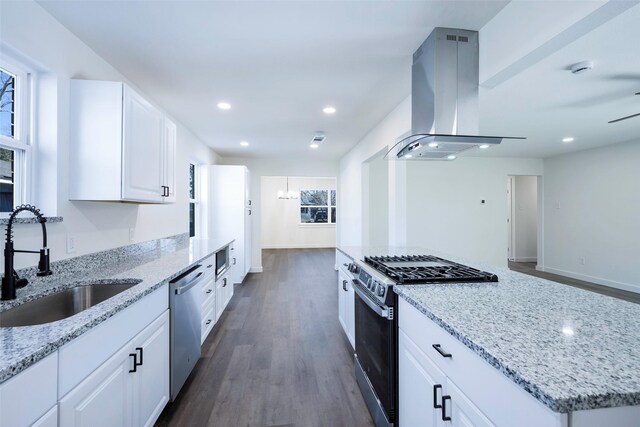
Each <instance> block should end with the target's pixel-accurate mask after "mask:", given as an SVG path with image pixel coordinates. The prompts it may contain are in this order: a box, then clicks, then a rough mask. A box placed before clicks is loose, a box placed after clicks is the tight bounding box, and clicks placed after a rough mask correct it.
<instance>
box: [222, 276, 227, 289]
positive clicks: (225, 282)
mask: <svg viewBox="0 0 640 427" xmlns="http://www.w3.org/2000/svg"><path fill="white" fill-rule="evenodd" d="M225 286H227V278H226V277H225V278H224V279H222V287H223V288H224V287H225Z"/></svg>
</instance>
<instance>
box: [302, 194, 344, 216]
mask: <svg viewBox="0 0 640 427" xmlns="http://www.w3.org/2000/svg"><path fill="white" fill-rule="evenodd" d="M300 223H302V224H335V223H336V190H301V191H300Z"/></svg>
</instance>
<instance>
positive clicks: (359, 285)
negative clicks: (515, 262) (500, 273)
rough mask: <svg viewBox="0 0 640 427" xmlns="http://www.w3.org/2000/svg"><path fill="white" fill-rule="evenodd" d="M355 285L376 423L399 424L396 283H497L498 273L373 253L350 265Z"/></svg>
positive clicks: (360, 352)
mask: <svg viewBox="0 0 640 427" xmlns="http://www.w3.org/2000/svg"><path fill="white" fill-rule="evenodd" d="M349 272H350V273H351V275H352V277H353V288H354V290H355V295H356V298H355V342H356V352H355V369H356V379H357V381H358V386H359V387H360V390H361V392H362V395H363V396H364V399H365V402H366V403H367V406H368V408H369V411H370V412H371V416H372V418H373V421H374V423H375V424H376V426H377V427H391V426H398V425H399V424H398V315H401V313H397V311H396V309H397V306H398V304H397V302H398V299H397V295H396V294H395V293H394V292H393V289H392V288H393V285H395V284H401V285H421V284H422V285H424V284H433V283H447V282H455V283H463V282H497V281H498V277H497V276H496V275H494V274H491V273H487V272H484V271H480V270H477V269H474V268H471V267H467V266H465V265H462V264H458V263H455V262H452V261H448V260H446V259H443V258H438V257H435V256H431V255H411V256H375V257H374V256H372V257H365V258H364V260H362V261H360V260H358V261H354V262H353V263H351V264H349Z"/></svg>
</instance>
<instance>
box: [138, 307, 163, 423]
mask: <svg viewBox="0 0 640 427" xmlns="http://www.w3.org/2000/svg"><path fill="white" fill-rule="evenodd" d="M134 346H135V347H132V348H134V349H135V352H137V353H138V354H139V355H140V356H141V361H140V362H141V365H140V366H138V367H137V371H138V372H136V374H135V375H134V377H133V378H134V381H135V383H134V384H135V385H134V388H133V389H134V400H135V402H136V404H135V407H134V410H133V411H134V425H136V426H145V427H146V426H153V424H154V423H155V422H156V420H157V419H158V417H159V416H160V413H161V412H162V410H163V409H164V407H165V405H166V404H167V402H168V401H169V312H168V311H166V312H165V313H164V314H163V315H162V316H161V317H160V318H159V319H158V320H156V321H155V322H153V323H152V324H151V325H150V326H149V327H148V328H147V329H145V330H144V331H143V332H142V333H141V334H140V335H138V336H137V337H136V338H134Z"/></svg>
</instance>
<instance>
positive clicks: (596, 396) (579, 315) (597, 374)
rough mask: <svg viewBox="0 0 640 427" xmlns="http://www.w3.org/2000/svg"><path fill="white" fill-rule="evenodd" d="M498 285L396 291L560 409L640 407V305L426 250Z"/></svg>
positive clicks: (351, 252) (392, 251) (358, 253)
mask: <svg viewBox="0 0 640 427" xmlns="http://www.w3.org/2000/svg"><path fill="white" fill-rule="evenodd" d="M339 249H340V250H341V251H342V252H343V253H345V254H347V255H348V256H350V257H352V258H355V259H362V258H363V256H365V255H411V254H425V253H426V254H433V255H436V256H440V257H442V258H446V259H450V260H451V261H455V262H459V263H462V264H465V265H469V266H471V267H475V268H479V269H481V270H485V271H489V272H492V273H495V274H497V275H498V277H499V282H498V283H482V284H438V285H419V286H409V285H400V286H398V285H396V286H395V287H394V291H395V292H396V293H397V294H398V295H400V296H401V297H402V298H404V299H405V300H406V301H408V302H409V303H410V304H411V305H413V306H414V307H416V308H417V309H418V310H419V311H420V312H422V313H424V314H425V315H426V316H427V317H429V318H430V319H431V320H433V321H435V322H436V323H437V324H438V325H440V326H441V327H442V328H443V329H444V330H446V331H447V332H448V333H449V334H451V335H452V336H453V337H455V338H456V339H458V340H459V341H461V342H462V343H463V344H464V345H466V346H467V347H468V348H470V349H471V350H473V351H474V352H475V353H477V354H478V355H479V356H480V357H482V358H483V359H485V360H486V361H487V362H488V363H489V364H491V365H492V366H494V367H495V368H496V369H498V370H499V371H501V372H502V373H503V374H504V375H506V376H507V377H509V378H510V379H512V380H513V381H514V382H515V383H517V384H518V385H520V386H521V387H522V388H523V389H525V390H526V391H527V392H529V393H530V394H532V395H533V396H534V397H536V398H537V399H538V400H539V401H540V402H542V403H543V404H545V405H546V406H548V407H549V408H551V409H552V410H553V411H555V412H573V411H577V410H584V409H595V408H606V407H615V406H631V405H640V327H639V325H638V322H639V321H640V305H638V304H634V303H631V302H627V301H623V300H619V299H616V298H612V297H608V296H604V295H600V294H597V293H593V292H589V291H584V290H581V289H577V288H573V287H571V286H567V285H562V284H559V283H555V282H551V281H548V280H544V279H539V278H536V277H532V276H528V275H524V274H521V273H517V272H513V271H511V270H509V269H507V268H499V267H493V266H490V265H486V264H482V263H478V262H473V261H470V260H467V259H462V258H459V257H455V256H451V255H448V254H442V253H438V252H436V251H431V250H427V249H421V248H384V249H381V248H378V249H368V248H359V247H341V248H339Z"/></svg>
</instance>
